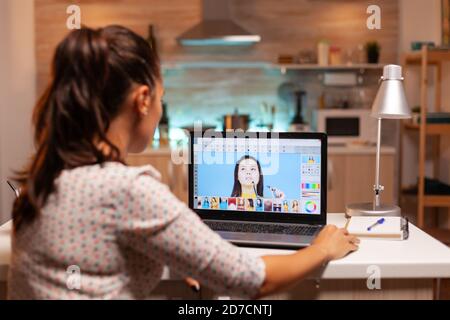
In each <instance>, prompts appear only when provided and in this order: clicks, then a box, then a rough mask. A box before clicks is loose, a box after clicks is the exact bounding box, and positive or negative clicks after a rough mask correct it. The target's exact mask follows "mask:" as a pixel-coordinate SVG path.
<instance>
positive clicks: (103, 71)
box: [13, 26, 160, 230]
mask: <svg viewBox="0 0 450 320" xmlns="http://www.w3.org/2000/svg"><path fill="white" fill-rule="evenodd" d="M159 78H160V71H159V60H158V57H157V55H156V53H155V52H153V51H152V50H151V48H150V46H149V45H148V43H147V42H146V41H145V40H144V39H142V38H141V37H140V36H138V35H136V34H135V33H133V32H132V31H130V30H128V29H126V28H123V27H119V26H110V27H106V28H104V29H98V30H93V29H90V28H82V29H80V30H75V31H73V32H71V33H70V34H69V35H68V36H67V37H66V38H65V39H64V40H63V41H62V42H61V43H60V44H59V45H58V47H57V49H56V52H55V55H54V58H53V63H52V81H51V83H50V84H49V86H48V88H47V89H46V91H45V92H44V94H43V95H42V97H41V98H40V99H39V101H38V103H37V105H36V107H35V109H34V112H33V125H34V126H35V134H34V140H35V145H36V154H35V155H34V157H33V158H32V161H31V162H30V164H29V166H28V167H27V168H26V169H25V170H24V171H23V172H20V173H19V175H18V177H17V178H16V180H17V181H18V182H19V183H20V185H21V195H20V197H19V198H18V199H17V200H16V202H15V203H14V207H13V220H14V227H15V229H16V230H17V229H18V228H19V227H20V226H21V225H22V224H23V223H27V222H31V221H32V220H34V219H35V218H36V217H37V216H38V214H39V210H40V208H42V207H43V206H44V205H45V202H46V200H47V198H48V196H49V195H50V194H51V193H52V192H53V191H54V180H55V179H56V178H57V177H58V175H59V174H60V173H61V171H62V170H63V169H70V168H75V167H77V166H81V165H89V164H96V163H103V162H105V161H123V159H121V155H120V152H119V150H118V148H117V147H116V146H115V145H113V144H112V143H111V142H110V141H109V140H108V138H107V137H106V132H107V130H108V128H109V126H110V123H111V121H112V119H114V117H115V116H116V115H117V114H118V112H119V109H120V107H121V105H122V103H123V101H124V99H125V97H126V95H127V93H128V92H129V90H130V87H131V85H132V84H133V83H139V84H145V85H148V86H149V87H150V88H151V89H152V88H154V87H155V83H156V81H157V79H159ZM99 143H102V144H106V145H108V146H109V149H110V150H111V152H109V153H108V154H104V153H103V152H102V151H101V150H99V148H98V145H99Z"/></svg>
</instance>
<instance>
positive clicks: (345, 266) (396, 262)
mask: <svg viewBox="0 0 450 320" xmlns="http://www.w3.org/2000/svg"><path fill="white" fill-rule="evenodd" d="M345 222H346V219H345V217H344V214H328V223H330V224H335V225H337V226H339V227H342V226H344V224H345ZM11 226H12V225H11V222H8V223H6V224H4V225H3V226H1V227H0V281H5V280H6V277H7V273H8V267H9V259H10V253H11V250H10V245H11V244H10V243H11V241H10V234H11ZM409 230H410V236H409V239H408V240H405V241H387V240H364V239H363V240H361V244H360V248H359V250H358V251H357V252H354V253H351V254H350V255H348V256H346V257H345V258H343V259H341V260H337V261H332V262H330V263H329V264H328V265H327V266H325V267H324V268H323V269H321V270H319V271H318V272H317V273H316V274H315V275H313V277H316V278H320V279H367V277H368V267H369V266H373V265H375V266H377V267H379V268H380V272H381V277H382V278H386V279H387V278H391V279H400V278H403V279H423V278H450V248H448V247H447V246H445V245H444V244H442V243H441V242H439V241H437V240H436V239H434V238H432V237H431V236H430V235H428V234H426V233H425V232H423V231H422V230H420V229H419V228H417V227H416V226H414V225H412V224H410V228H409ZM243 250H246V251H249V252H250V253H251V254H255V255H267V254H289V253H292V252H293V251H291V250H279V249H262V248H243ZM169 278H170V273H169V272H168V270H166V272H164V276H163V279H169Z"/></svg>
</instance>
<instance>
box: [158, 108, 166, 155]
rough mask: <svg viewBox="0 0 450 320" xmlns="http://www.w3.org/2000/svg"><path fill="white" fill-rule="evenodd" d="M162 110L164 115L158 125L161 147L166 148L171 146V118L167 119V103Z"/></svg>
mask: <svg viewBox="0 0 450 320" xmlns="http://www.w3.org/2000/svg"><path fill="white" fill-rule="evenodd" d="M162 109H163V110H162V111H163V113H162V116H161V120H160V121H159V125H158V131H159V146H160V147H166V146H168V145H169V118H168V117H167V103H165V102H163V104H162Z"/></svg>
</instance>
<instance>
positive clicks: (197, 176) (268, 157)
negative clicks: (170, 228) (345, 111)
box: [192, 137, 321, 215]
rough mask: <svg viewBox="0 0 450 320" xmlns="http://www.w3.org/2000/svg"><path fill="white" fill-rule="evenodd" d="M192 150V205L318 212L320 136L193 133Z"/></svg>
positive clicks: (292, 212)
mask: <svg viewBox="0 0 450 320" xmlns="http://www.w3.org/2000/svg"><path fill="white" fill-rule="evenodd" d="M193 152H194V154H193V161H194V162H193V195H192V196H193V197H194V199H193V205H194V208H195V209H199V210H202V209H203V210H225V211H227V210H228V211H245V212H250V213H251V212H252V211H254V212H255V213H257V212H266V213H278V212H279V213H281V214H312V215H319V214H320V200H321V199H320V197H321V195H320V184H321V180H320V177H321V172H320V171H321V168H320V162H321V141H320V140H319V139H270V138H261V137H260V138H259V139H256V138H227V137H226V138H214V137H211V138H208V137H196V138H194V141H193Z"/></svg>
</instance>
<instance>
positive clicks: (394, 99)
mask: <svg viewBox="0 0 450 320" xmlns="http://www.w3.org/2000/svg"><path fill="white" fill-rule="evenodd" d="M371 115H372V117H374V118H378V119H408V118H411V111H410V109H409V106H408V102H407V101H406V96H405V89H404V88H403V77H402V67H401V66H398V65H395V64H389V65H386V66H384V68H383V77H382V78H381V86H380V88H379V89H378V92H377V95H376V97H375V100H374V102H373V105H372V114H371Z"/></svg>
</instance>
